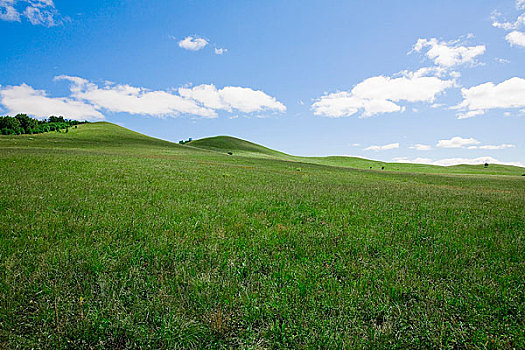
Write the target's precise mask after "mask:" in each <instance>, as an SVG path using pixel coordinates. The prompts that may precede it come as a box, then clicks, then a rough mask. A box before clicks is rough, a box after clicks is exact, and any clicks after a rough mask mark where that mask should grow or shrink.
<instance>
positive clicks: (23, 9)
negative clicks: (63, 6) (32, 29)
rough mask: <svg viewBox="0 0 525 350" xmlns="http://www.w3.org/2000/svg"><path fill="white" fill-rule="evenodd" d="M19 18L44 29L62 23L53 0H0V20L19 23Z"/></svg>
mask: <svg viewBox="0 0 525 350" xmlns="http://www.w3.org/2000/svg"><path fill="white" fill-rule="evenodd" d="M21 17H25V18H27V20H28V21H29V22H30V23H31V24H33V25H43V26H46V27H53V26H56V25H59V24H61V23H62V18H61V17H60V14H59V13H58V11H57V9H56V8H55V4H54V3H53V0H0V20H4V21H16V22H20V21H21Z"/></svg>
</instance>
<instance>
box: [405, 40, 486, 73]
mask: <svg viewBox="0 0 525 350" xmlns="http://www.w3.org/2000/svg"><path fill="white" fill-rule="evenodd" d="M424 50H426V53H425V55H426V56H427V57H428V58H429V59H431V60H432V61H434V63H435V64H436V65H438V66H441V67H447V68H450V67H453V66H456V65H460V64H467V63H468V64H476V63H477V62H476V60H475V59H476V57H477V56H480V55H482V54H484V53H485V50H486V47H485V45H476V46H463V45H461V42H460V41H459V40H454V41H448V42H446V41H439V40H438V39H436V38H431V39H419V40H418V41H417V42H416V44H415V45H414V47H413V49H412V51H411V52H422V51H424Z"/></svg>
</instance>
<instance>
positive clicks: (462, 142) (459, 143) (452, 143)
mask: <svg viewBox="0 0 525 350" xmlns="http://www.w3.org/2000/svg"><path fill="white" fill-rule="evenodd" d="M437 147H441V148H466V149H484V150H500V149H506V148H514V147H516V146H515V145H510V144H501V145H480V142H479V141H478V140H476V139H475V138H472V137H471V138H468V139H467V138H463V137H459V136H456V137H453V138H451V139H449V140H439V141H438V143H437Z"/></svg>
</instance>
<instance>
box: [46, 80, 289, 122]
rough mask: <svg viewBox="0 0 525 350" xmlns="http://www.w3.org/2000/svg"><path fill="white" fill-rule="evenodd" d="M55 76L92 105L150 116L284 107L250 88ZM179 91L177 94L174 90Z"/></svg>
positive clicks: (201, 114) (207, 114)
mask: <svg viewBox="0 0 525 350" xmlns="http://www.w3.org/2000/svg"><path fill="white" fill-rule="evenodd" d="M55 79H56V80H67V81H69V82H71V88H70V89H71V94H72V97H73V98H75V99H77V100H79V101H84V102H87V103H90V104H92V105H94V106H95V107H96V108H97V109H105V110H107V111H110V112H117V113H118V112H124V113H130V114H142V115H151V116H176V115H179V114H191V115H195V116H201V117H208V118H213V117H216V116H217V111H218V110H225V111H228V112H234V111H237V112H243V113H252V112H259V111H268V110H270V111H278V112H284V111H285V110H286V107H285V106H284V105H283V104H282V103H280V102H279V101H277V100H276V99H275V98H274V97H271V96H269V95H267V94H265V93H264V92H262V91H258V90H252V89H250V88H244V87H237V86H226V87H224V88H222V89H220V90H218V89H217V88H216V87H215V86H214V85H205V84H204V85H199V86H195V87H193V88H180V89H178V91H163V90H157V91H152V90H148V89H145V88H142V87H133V86H130V85H122V84H114V83H109V82H108V83H106V84H105V86H103V87H100V86H98V85H97V84H94V83H91V82H89V81H87V80H85V79H82V78H79V77H71V76H58V77H56V78H55ZM177 92H178V94H177Z"/></svg>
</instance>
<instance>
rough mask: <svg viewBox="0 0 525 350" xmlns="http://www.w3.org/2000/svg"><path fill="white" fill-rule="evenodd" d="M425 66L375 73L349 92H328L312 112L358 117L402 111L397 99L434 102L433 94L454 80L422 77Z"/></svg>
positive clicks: (441, 90) (332, 115)
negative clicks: (398, 73) (392, 74)
mask: <svg viewBox="0 0 525 350" xmlns="http://www.w3.org/2000/svg"><path fill="white" fill-rule="evenodd" d="M428 71H429V70H428V69H421V70H419V71H417V72H403V73H402V76H400V77H387V76H382V75H380V76H377V77H372V78H368V79H366V80H364V81H362V82H360V83H359V84H357V85H356V86H354V88H353V89H352V90H351V91H342V92H335V93H331V94H327V95H324V96H322V97H321V98H319V99H317V101H316V102H315V103H314V104H312V109H313V111H314V114H315V115H320V116H326V117H335V118H337V117H349V116H351V115H354V114H356V113H358V112H360V111H361V112H362V113H361V117H370V116H373V115H375V114H379V113H391V112H399V111H404V110H405V107H404V106H401V104H400V102H428V103H432V102H434V100H435V98H436V96H437V95H438V94H440V93H442V92H443V91H445V90H446V89H447V88H449V87H452V86H454V84H455V83H454V80H444V79H441V78H439V77H436V76H425V74H427V73H428Z"/></svg>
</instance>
